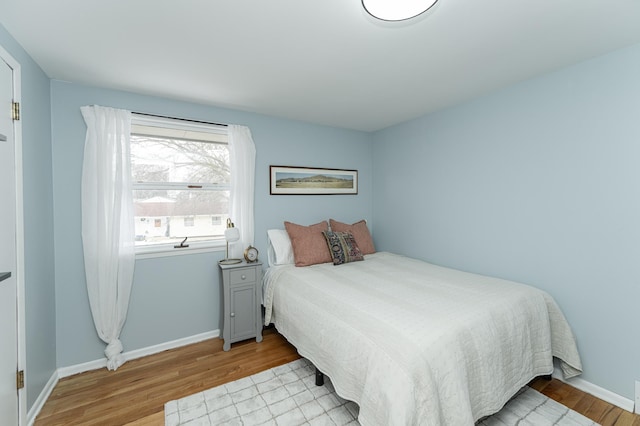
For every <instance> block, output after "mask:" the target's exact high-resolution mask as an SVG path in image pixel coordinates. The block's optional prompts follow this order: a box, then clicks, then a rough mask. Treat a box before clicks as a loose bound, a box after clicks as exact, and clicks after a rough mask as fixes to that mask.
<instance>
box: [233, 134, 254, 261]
mask: <svg viewBox="0 0 640 426" xmlns="http://www.w3.org/2000/svg"><path fill="white" fill-rule="evenodd" d="M228 131H229V156H230V158H229V160H230V163H231V200H230V201H231V208H230V217H231V220H232V221H233V223H235V225H236V227H237V228H238V230H239V231H240V240H239V241H238V242H236V243H234V244H232V245H231V246H230V247H229V256H230V257H232V258H242V256H243V252H244V249H245V248H247V247H248V246H249V245H250V244H253V236H254V235H253V233H254V228H253V226H254V225H253V198H254V197H253V192H254V186H255V165H256V147H255V145H254V143H253V139H252V138H251V131H250V130H249V128H248V127H245V126H238V125H235V124H230V125H229V126H228Z"/></svg>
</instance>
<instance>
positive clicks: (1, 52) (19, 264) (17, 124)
mask: <svg viewBox="0 0 640 426" xmlns="http://www.w3.org/2000/svg"><path fill="white" fill-rule="evenodd" d="M0 59H2V60H3V61H4V62H6V63H7V65H9V67H10V68H11V70H12V71H13V101H14V102H19V103H20V104H21V105H22V91H21V88H22V80H21V68H20V63H19V62H18V61H16V60H15V59H14V58H13V56H11V55H10V54H9V52H7V51H6V50H5V49H4V48H3V47H2V46H1V45H0ZM13 141H14V142H13V143H14V145H15V174H16V176H15V178H16V180H15V182H16V187H15V191H16V193H15V196H16V200H15V201H16V212H15V214H16V285H17V289H16V299H17V300H16V309H17V317H18V318H17V322H18V324H17V325H18V330H17V335H18V371H20V370H23V371H24V375H25V386H24V387H23V388H22V389H20V390H19V391H18V421H19V424H20V425H24V424H26V419H27V378H28V372H27V371H26V364H27V359H26V358H27V357H26V343H25V342H26V328H25V280H24V276H25V269H24V208H23V192H22V188H23V182H22V120H21V119H20V120H14V121H13Z"/></svg>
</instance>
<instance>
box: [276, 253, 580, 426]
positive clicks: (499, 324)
mask: <svg viewBox="0 0 640 426" xmlns="http://www.w3.org/2000/svg"><path fill="white" fill-rule="evenodd" d="M264 305H265V309H266V317H265V324H269V323H271V322H274V323H275V325H276V328H277V329H278V331H279V332H280V333H281V334H282V335H284V336H285V337H286V338H287V339H288V340H289V341H290V342H291V343H292V344H293V345H294V346H296V348H297V349H298V352H299V353H300V354H301V355H302V356H304V357H306V358H308V359H309V360H310V361H311V362H313V363H314V365H315V366H316V367H317V368H318V369H320V370H321V371H322V372H324V373H325V374H327V375H328V376H329V377H331V381H332V383H333V384H334V386H335V387H336V390H337V392H338V394H340V395H341V396H342V397H344V398H346V399H349V400H352V401H355V402H356V403H358V405H359V406H360V415H359V418H358V420H359V421H360V423H361V424H363V425H437V426H440V425H454V426H460V425H472V424H473V423H474V422H475V421H476V420H478V419H480V418H482V417H484V416H487V415H490V414H493V413H495V412H497V411H499V410H500V409H501V408H502V406H503V405H504V404H505V403H506V402H507V401H508V400H509V398H510V397H511V396H513V395H514V394H515V393H516V392H517V391H518V390H519V389H520V388H521V387H522V386H524V385H526V384H527V383H528V382H529V381H530V380H531V379H532V378H534V377H536V376H539V375H542V374H550V373H551V372H552V370H553V362H552V356H556V357H558V358H559V359H561V360H562V362H561V367H562V369H563V372H564V374H565V377H571V376H575V375H577V374H580V372H581V369H582V366H581V363H580V357H579V355H578V351H577V348H576V344H575V339H574V336H573V333H572V332H571V329H570V328H569V326H568V324H567V322H566V320H565V318H564V316H563V314H562V312H561V311H560V309H559V308H558V306H557V305H556V303H555V302H554V300H553V299H552V298H551V297H550V296H549V295H548V294H546V293H545V292H542V291H540V290H537V289H535V288H533V287H530V286H526V285H524V284H518V283H514V282H510V281H505V280H500V279H496V278H490V277H485V276H481V275H475V274H470V273H465V272H461V271H456V270H452V269H447V268H442V267H438V266H435V265H431V264H428V263H425V262H422V261H418V260H414V259H410V258H407V257H403V256H399V255H395V254H391V253H376V254H373V255H368V256H366V258H365V261H362V262H353V263H348V264H344V265H340V266H333V265H332V264H322V265H314V266H309V267H304V268H296V267H295V266H293V265H286V266H278V267H275V268H270V269H269V270H268V273H267V274H266V275H265V294H264Z"/></svg>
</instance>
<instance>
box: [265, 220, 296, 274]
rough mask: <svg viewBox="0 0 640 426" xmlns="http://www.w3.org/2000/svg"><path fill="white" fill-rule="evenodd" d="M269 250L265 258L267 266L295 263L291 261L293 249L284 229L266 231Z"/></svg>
mask: <svg viewBox="0 0 640 426" xmlns="http://www.w3.org/2000/svg"><path fill="white" fill-rule="evenodd" d="M267 236H268V239H269V249H268V252H267V257H268V258H269V265H271V266H275V265H289V264H293V263H295V260H294V259H293V247H292V246H291V240H290V239H289V234H287V231H285V230H284V229H269V230H268V231H267Z"/></svg>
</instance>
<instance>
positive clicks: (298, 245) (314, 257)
mask: <svg viewBox="0 0 640 426" xmlns="http://www.w3.org/2000/svg"><path fill="white" fill-rule="evenodd" d="M284 227H285V229H286V230H287V234H289V239H290V240H291V246H292V247H293V258H294V259H295V261H296V266H309V265H315V264H318V263H329V262H333V259H332V258H331V253H330V252H329V246H328V245H327V240H325V238H324V235H323V234H322V232H323V231H328V230H329V226H328V225H327V221H326V220H325V221H323V222H320V223H316V224H315V225H309V226H302V225H296V224H295V223H291V222H285V223H284Z"/></svg>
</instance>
